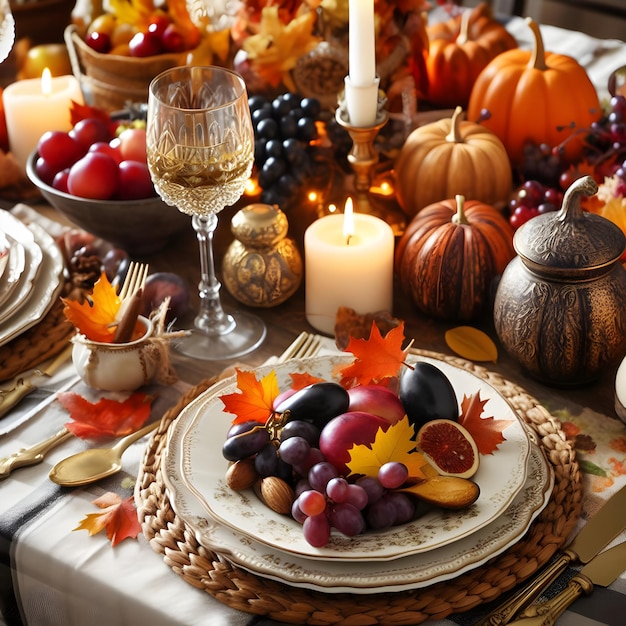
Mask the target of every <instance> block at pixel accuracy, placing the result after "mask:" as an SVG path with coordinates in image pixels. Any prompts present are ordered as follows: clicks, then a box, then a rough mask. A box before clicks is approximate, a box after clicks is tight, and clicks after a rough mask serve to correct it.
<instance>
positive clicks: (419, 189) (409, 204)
mask: <svg viewBox="0 0 626 626" xmlns="http://www.w3.org/2000/svg"><path fill="white" fill-rule="evenodd" d="M462 112H463V110H462V109H461V107H457V108H456V110H455V111H454V114H453V116H452V118H446V119H442V120H439V121H437V122H432V123H430V124H426V125H424V126H420V127H419V128H416V129H415V130H414V131H412V132H411V134H410V135H409V136H408V137H407V139H406V141H405V142H404V145H403V146H402V148H401V149H400V152H399V154H398V157H397V159H396V162H395V164H394V171H395V178H396V195H397V199H398V202H399V203H400V206H401V207H402V209H403V210H404V212H405V213H406V214H407V215H409V216H413V215H415V214H416V213H418V212H419V211H420V210H421V209H423V208H424V207H425V206H428V205H429V204H432V203H433V202H438V201H440V200H444V199H446V198H452V197H454V195H455V194H461V195H463V196H465V198H467V199H468V200H480V201H482V202H485V203H486V204H492V205H499V204H504V203H506V202H507V200H508V197H509V194H510V192H511V186H512V173H511V165H510V163H509V159H508V156H507V153H506V150H505V149H504V146H503V145H502V142H501V141H500V140H499V139H498V138H497V137H496V135H495V134H494V133H492V132H491V131H490V130H487V129H486V128H484V127H483V126H481V125H480V124H477V123H475V122H469V121H464V120H462Z"/></svg>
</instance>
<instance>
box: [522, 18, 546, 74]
mask: <svg viewBox="0 0 626 626" xmlns="http://www.w3.org/2000/svg"><path fill="white" fill-rule="evenodd" d="M526 24H528V26H529V27H530V30H532V32H533V36H534V45H533V51H532V54H531V55H530V60H529V61H528V67H529V69H535V70H541V71H542V72H544V71H545V70H547V69H548V66H547V65H546V50H545V48H544V45H543V37H542V36H541V30H540V29H539V24H537V22H535V20H533V19H532V18H531V17H527V18H526Z"/></svg>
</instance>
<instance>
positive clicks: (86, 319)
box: [61, 272, 121, 343]
mask: <svg viewBox="0 0 626 626" xmlns="http://www.w3.org/2000/svg"><path fill="white" fill-rule="evenodd" d="M61 300H62V301H63V304H64V305H65V308H64V309H63V313H64V314H65V317H66V318H67V319H68V320H69V321H70V322H72V324H74V326H75V327H76V329H77V330H78V332H79V333H82V334H83V335H85V337H87V339H90V340H91V341H101V342H105V343H110V342H112V341H113V337H114V336H115V329H116V326H115V324H114V323H115V319H116V317H117V314H118V311H119V310H120V304H121V300H120V298H119V296H118V295H117V292H116V291H115V287H113V285H112V284H111V283H110V282H109V279H108V278H107V276H106V274H105V273H104V272H102V275H101V276H100V278H99V279H98V280H97V281H96V283H95V285H94V287H93V291H92V293H91V295H90V296H89V297H88V298H87V299H86V300H85V301H84V302H82V303H81V302H78V301H76V300H69V299H66V298H61Z"/></svg>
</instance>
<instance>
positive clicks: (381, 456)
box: [346, 416, 432, 479]
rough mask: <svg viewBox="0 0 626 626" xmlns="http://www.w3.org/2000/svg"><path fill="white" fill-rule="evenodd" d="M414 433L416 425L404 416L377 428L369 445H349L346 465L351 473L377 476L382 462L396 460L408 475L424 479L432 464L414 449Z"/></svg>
mask: <svg viewBox="0 0 626 626" xmlns="http://www.w3.org/2000/svg"><path fill="white" fill-rule="evenodd" d="M414 436H415V428H414V427H413V425H412V424H411V423H410V422H409V418H408V417H406V416H405V417H403V418H402V419H401V420H400V421H398V422H396V423H395V424H392V425H391V426H389V428H387V430H384V429H383V427H381V428H379V429H378V432H377V433H376V439H375V440H374V443H372V445H371V446H366V445H364V444H357V445H354V446H352V448H351V449H350V450H349V451H348V453H349V454H350V461H349V462H348V463H347V464H346V465H347V467H348V469H349V470H350V473H351V474H364V475H365V476H370V477H372V478H376V477H377V476H378V470H379V469H380V467H381V466H382V465H384V464H385V463H388V462H389V461H397V462H398V463H404V465H406V467H407V469H408V470H409V476H410V477H411V478H421V479H424V478H426V477H427V476H428V475H430V474H431V473H432V472H431V469H430V468H431V466H430V464H429V463H428V461H427V460H426V458H425V457H424V455H423V454H421V453H420V452H417V451H416V450H415V441H414V440H413V438H414Z"/></svg>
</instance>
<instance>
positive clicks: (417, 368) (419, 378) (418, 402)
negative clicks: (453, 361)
mask: <svg viewBox="0 0 626 626" xmlns="http://www.w3.org/2000/svg"><path fill="white" fill-rule="evenodd" d="M398 395H399V396H400V400H401V402H402V405H403V406H404V410H405V411H406V414H407V416H408V418H409V421H410V422H411V423H412V424H414V425H415V426H416V427H417V428H419V427H420V426H422V425H423V424H425V423H426V422H429V421H430V420H434V419H450V420H457V419H458V417H459V405H458V401H457V397H456V393H455V391H454V388H453V387H452V383H451V382H450V379H449V378H448V377H447V376H446V375H445V374H444V373H443V372H442V371H441V370H440V369H439V368H438V367H436V366H435V365H433V364H432V363H427V362H426V361H418V362H417V363H415V365H414V367H413V369H407V370H405V372H404V373H403V375H402V377H401V378H400V391H399V393H398Z"/></svg>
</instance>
